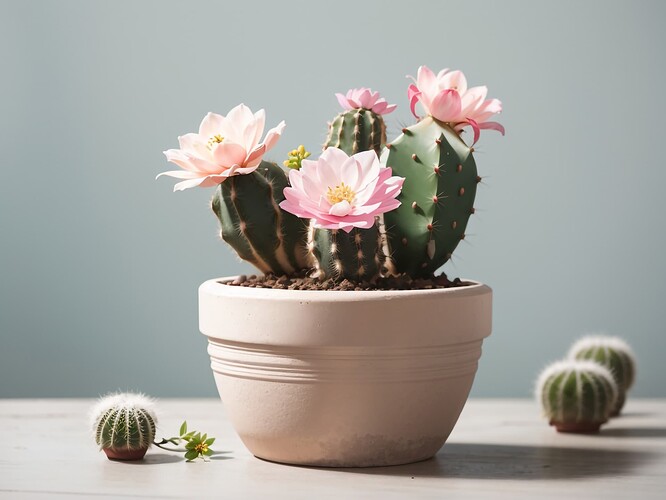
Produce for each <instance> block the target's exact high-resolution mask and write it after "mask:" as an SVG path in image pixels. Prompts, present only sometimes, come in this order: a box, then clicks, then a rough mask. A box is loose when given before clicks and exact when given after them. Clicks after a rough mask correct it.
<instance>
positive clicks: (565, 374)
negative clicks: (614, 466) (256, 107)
mask: <svg viewBox="0 0 666 500" xmlns="http://www.w3.org/2000/svg"><path fill="white" fill-rule="evenodd" d="M617 395H618V387H617V384H616V383H615V380H614V379H613V376H612V375H611V373H610V371H609V370H608V369H607V368H606V367H604V366H602V365H600V364H598V363H595V362H593V361H578V360H566V361H558V362H555V363H553V364H551V365H550V366H548V367H546V368H545V369H544V370H543V371H542V372H541V374H540V375H539V378H538V379H537V383H536V398H537V400H538V401H539V402H540V404H541V406H542V408H543V412H544V414H545V415H546V417H548V419H549V423H550V425H553V426H555V428H556V429H557V431H558V432H576V433H592V432H598V431H599V427H600V426H601V424H603V423H605V422H607V421H608V418H609V417H610V414H611V411H612V410H613V408H614V406H615V403H616V401H617Z"/></svg>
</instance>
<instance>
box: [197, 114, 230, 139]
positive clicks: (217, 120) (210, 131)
mask: <svg viewBox="0 0 666 500" xmlns="http://www.w3.org/2000/svg"><path fill="white" fill-rule="evenodd" d="M223 122H224V116H222V115H218V114H217V113H208V114H207V115H206V116H204V119H203V120H202V121H201V125H199V135H201V136H203V137H212V136H214V135H215V134H219V133H220V130H221V129H222V124H223Z"/></svg>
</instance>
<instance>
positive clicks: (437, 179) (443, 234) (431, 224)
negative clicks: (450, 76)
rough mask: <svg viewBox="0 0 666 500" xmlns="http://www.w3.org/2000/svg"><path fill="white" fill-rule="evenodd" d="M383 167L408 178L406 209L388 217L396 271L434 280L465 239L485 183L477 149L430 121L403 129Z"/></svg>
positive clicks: (403, 196) (402, 198) (404, 192)
mask: <svg viewBox="0 0 666 500" xmlns="http://www.w3.org/2000/svg"><path fill="white" fill-rule="evenodd" d="M387 150H388V153H387V152H385V153H384V155H383V158H382V159H383V162H384V163H386V166H388V167H391V168H392V169H393V173H394V174H395V175H399V176H401V177H404V178H405V184H404V186H403V189H402V193H401V194H400V195H399V196H398V199H399V200H400V201H401V202H402V204H401V206H400V207H399V208H397V209H396V210H393V211H392V212H388V213H386V214H384V224H385V226H386V233H387V240H388V247H389V255H390V258H391V268H392V271H394V272H396V273H407V274H409V275H410V276H413V277H427V276H432V275H433V274H434V272H435V271H436V270H437V269H438V268H439V267H441V266H442V265H444V263H445V262H446V261H447V260H448V259H449V258H450V257H451V255H452V253H453V251H454V250H455V248H456V246H457V245H458V243H459V242H460V241H461V240H462V239H464V238H465V228H466V226H467V221H468V220H469V216H470V215H471V214H473V213H474V197H475V195H476V186H477V183H478V182H479V181H480V177H478V174H477V170H476V163H475V162H474V158H473V156H472V151H473V149H472V148H470V147H468V146H467V145H466V144H465V143H464V142H463V140H462V139H461V138H460V137H459V135H458V134H457V133H456V132H455V131H453V129H451V128H450V127H449V126H448V125H445V124H443V123H441V122H438V121H436V120H434V119H433V118H432V117H426V118H424V119H422V120H421V121H420V122H418V123H416V124H415V125H412V126H411V127H408V128H406V129H403V133H402V135H400V136H399V137H398V138H397V139H396V140H395V141H393V142H392V143H391V144H390V145H387Z"/></svg>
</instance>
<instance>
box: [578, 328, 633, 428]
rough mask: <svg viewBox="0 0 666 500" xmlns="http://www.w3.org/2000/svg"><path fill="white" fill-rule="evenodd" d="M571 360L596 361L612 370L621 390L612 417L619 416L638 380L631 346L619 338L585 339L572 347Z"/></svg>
mask: <svg viewBox="0 0 666 500" xmlns="http://www.w3.org/2000/svg"><path fill="white" fill-rule="evenodd" d="M569 358H570V359H581V360H582V359H587V360H590V361H594V362H596V363H599V364H601V365H603V366H605V367H606V368H608V369H609V370H610V372H611V374H612V375H613V378H614V379H615V382H616V383H617V386H618V389H619V394H618V399H617V402H616V404H615V406H614V408H613V411H612V412H611V416H612V417H615V416H617V415H619V414H620V411H621V410H622V407H623V406H624V403H625V400H626V393H627V391H628V390H629V388H630V387H631V386H632V385H633V383H634V380H635V378H636V359H635V357H634V354H633V352H632V350H631V348H630V347H629V345H628V344H627V343H626V342H624V341H623V340H622V339H619V338H617V337H605V336H601V335H596V336H589V337H584V338H582V339H580V340H579V341H577V342H576V343H575V344H574V345H573V346H572V347H571V350H570V351H569Z"/></svg>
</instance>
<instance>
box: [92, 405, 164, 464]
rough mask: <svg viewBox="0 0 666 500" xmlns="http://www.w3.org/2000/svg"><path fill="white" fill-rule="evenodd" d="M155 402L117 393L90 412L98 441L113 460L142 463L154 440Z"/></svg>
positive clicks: (155, 423) (155, 422)
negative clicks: (138, 461) (139, 461)
mask: <svg viewBox="0 0 666 500" xmlns="http://www.w3.org/2000/svg"><path fill="white" fill-rule="evenodd" d="M153 408H154V402H153V400H152V399H150V398H148V397H146V396H144V395H143V394H135V393H117V394H109V395H107V396H105V397H103V398H101V399H100V400H99V401H98V402H97V404H96V405H95V406H94V407H93V408H92V409H91V422H92V429H93V432H94V434H95V441H96V442H97V444H98V445H99V447H100V449H102V450H104V452H105V453H106V455H107V457H109V459H113V460H139V459H141V458H143V456H144V455H145V454H146V450H147V449H148V447H149V446H150V445H151V444H152V443H153V441H154V439H155V430H156V429H155V428H156V425H157V417H156V416H155V411H154V410H153Z"/></svg>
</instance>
